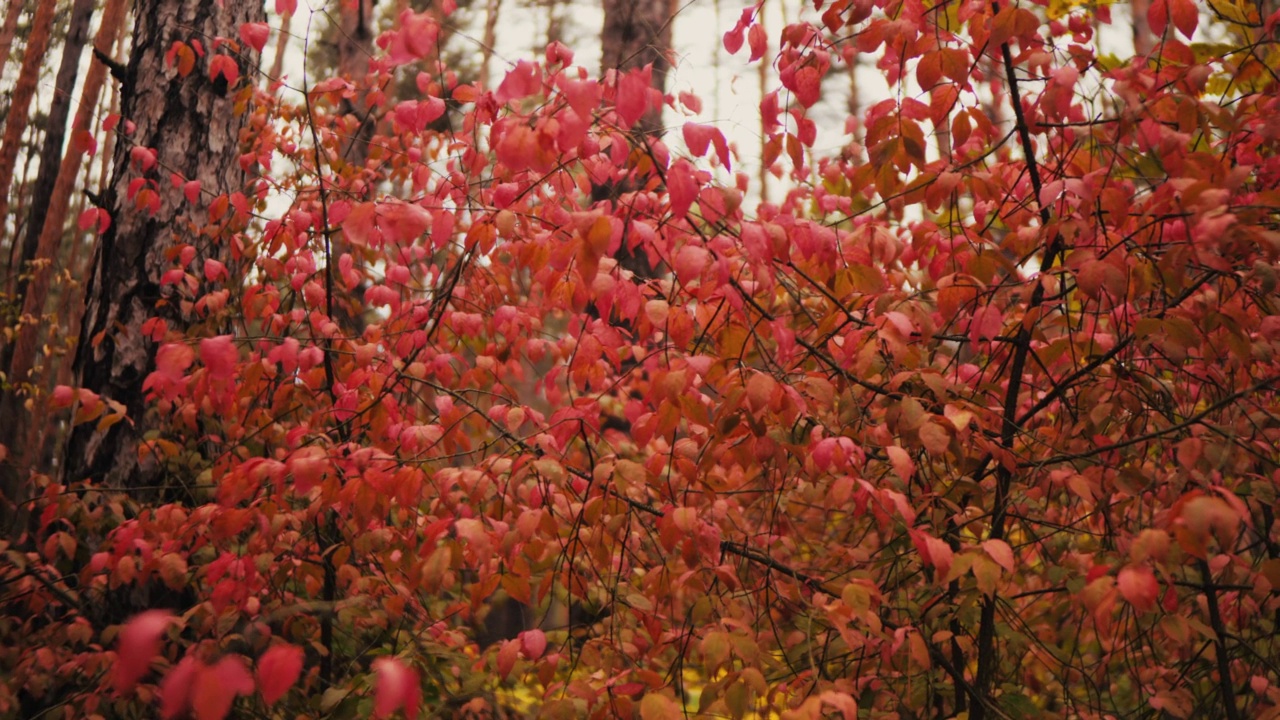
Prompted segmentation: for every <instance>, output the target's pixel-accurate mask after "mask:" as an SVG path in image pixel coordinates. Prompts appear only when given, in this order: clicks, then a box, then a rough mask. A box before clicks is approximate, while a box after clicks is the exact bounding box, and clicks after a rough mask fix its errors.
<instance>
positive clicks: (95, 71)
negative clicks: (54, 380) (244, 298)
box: [0, 0, 125, 537]
mask: <svg viewBox="0 0 1280 720" xmlns="http://www.w3.org/2000/svg"><path fill="white" fill-rule="evenodd" d="M124 15H125V9H124V0H108V2H107V4H106V7H105V8H104V9H103V12H102V23H101V25H100V26H99V28H98V34H97V36H96V37H95V38H94V41H95V43H97V44H98V45H99V46H100V47H101V46H105V47H107V48H110V47H111V45H112V44H113V43H114V42H115V39H116V35H117V34H118V33H119V30H120V27H121V25H122V21H123V19H124ZM105 78H106V68H105V66H103V65H102V64H101V63H99V62H95V63H93V64H91V65H90V66H89V72H88V75H87V76H86V77H85V81H84V88H83V90H81V95H80V104H79V106H78V108H77V110H76V117H75V123H74V125H73V132H76V131H81V130H84V131H88V130H91V128H92V123H93V118H94V109H95V108H96V107H97V104H98V96H99V94H100V93H101V91H102V85H103V82H104V80H105ZM83 157H84V151H83V149H82V148H79V147H77V146H76V145H75V144H74V143H73V144H72V146H71V147H69V148H67V152H66V154H65V155H64V156H63V157H62V161H61V162H60V163H59V167H58V173H57V180H56V182H55V183H54V186H53V190H52V192H51V194H50V198H49V204H48V206H47V209H46V212H45V213H44V214H43V218H42V219H43V222H42V223H41V225H43V226H44V228H43V230H42V231H41V234H40V241H39V243H38V246H37V249H36V254H35V257H36V258H37V259H43V260H48V261H51V260H52V259H53V258H54V257H55V256H56V255H57V253H58V243H59V241H60V240H61V238H62V229H63V228H62V221H63V219H64V218H65V217H66V214H67V212H66V210H67V206H68V202H69V199H70V196H71V192H72V189H73V188H74V187H75V183H76V177H77V176H78V175H79V169H80V163H81V161H82V160H83ZM33 222H34V218H33ZM51 274H52V268H51V267H50V263H45V264H43V265H42V266H40V267H38V269H37V270H36V272H35V273H34V280H33V282H32V283H31V286H30V287H29V288H28V291H27V294H26V295H25V297H24V298H23V313H22V314H23V317H24V318H27V317H29V318H32V320H31V321H30V322H24V323H23V324H22V326H21V327H20V328H19V331H18V334H17V337H16V338H15V340H14V343H13V346H12V354H11V355H10V357H9V359H10V362H9V364H8V366H7V368H6V369H7V372H8V376H7V377H8V379H9V381H10V383H9V388H8V390H7V391H6V392H3V393H0V417H4V418H5V419H6V421H5V422H4V423H0V446H3V447H4V448H6V452H5V453H4V456H3V457H0V532H5V533H11V534H12V536H14V537H17V536H19V535H21V533H22V530H23V528H24V527H25V524H26V522H25V518H26V511H27V507H26V506H25V504H24V503H25V501H26V499H27V495H28V493H27V488H26V477H27V474H28V467H29V465H30V460H31V458H30V457H29V451H30V448H28V447H25V446H24V445H22V444H20V443H19V441H20V440H21V439H22V438H23V437H24V436H25V435H24V433H25V432H26V428H27V426H28V425H29V424H30V421H31V417H30V415H29V413H28V411H27V410H26V409H24V407H23V405H24V402H25V400H26V396H25V395H24V394H23V393H22V392H21V390H22V384H23V383H26V382H27V381H28V380H29V379H30V378H29V375H30V373H31V370H32V368H33V367H34V366H35V357H36V344H37V341H38V339H39V332H38V331H39V326H40V323H39V322H38V318H39V317H40V316H41V315H42V314H43V310H44V304H45V298H46V296H47V295H48V291H49V281H50V276H51ZM5 350H6V353H8V352H9V350H10V348H5Z"/></svg>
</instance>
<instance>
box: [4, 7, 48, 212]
mask: <svg viewBox="0 0 1280 720" xmlns="http://www.w3.org/2000/svg"><path fill="white" fill-rule="evenodd" d="M57 6H58V0H40V5H39V7H37V9H36V16H35V18H34V19H33V20H32V21H31V34H30V35H28V36H27V44H26V47H24V48H23V49H22V70H20V71H19V72H18V82H17V84H16V85H14V86H13V94H12V95H11V97H10V101H9V116H8V119H7V120H6V121H5V125H4V140H3V141H0V238H3V237H4V235H5V231H6V228H7V226H8V221H7V218H8V217H9V187H10V186H11V185H12V184H13V170H14V168H15V167H16V166H17V162H18V148H19V147H20V146H21V145H22V133H23V132H25V131H26V129H27V113H28V112H29V111H30V109H31V99H32V98H33V97H35V94H36V87H37V85H38V84H39V82H40V66H41V65H42V64H43V63H44V54H45V51H47V50H48V49H49V26H50V25H51V24H52V23H53V12H54V10H55V9H57Z"/></svg>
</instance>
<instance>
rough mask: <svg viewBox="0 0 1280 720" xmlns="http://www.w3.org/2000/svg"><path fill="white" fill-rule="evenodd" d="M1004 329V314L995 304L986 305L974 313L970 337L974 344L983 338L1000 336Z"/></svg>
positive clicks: (970, 323)
mask: <svg viewBox="0 0 1280 720" xmlns="http://www.w3.org/2000/svg"><path fill="white" fill-rule="evenodd" d="M1002 329H1004V314H1003V313H1001V312H1000V308H998V307H996V306H995V305H986V306H984V307H982V308H980V309H979V310H978V311H977V312H975V313H974V314H973V320H971V321H970V322H969V339H970V340H971V341H973V343H974V344H977V343H978V342H980V341H982V340H992V339H994V338H998V337H1000V331H1001V330H1002Z"/></svg>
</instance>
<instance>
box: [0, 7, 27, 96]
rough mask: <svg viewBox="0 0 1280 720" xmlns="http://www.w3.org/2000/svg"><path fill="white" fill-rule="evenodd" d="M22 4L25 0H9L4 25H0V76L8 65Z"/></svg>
mask: <svg viewBox="0 0 1280 720" xmlns="http://www.w3.org/2000/svg"><path fill="white" fill-rule="evenodd" d="M24 5H26V2H25V0H9V8H8V9H7V10H5V14H4V25H0V77H4V69H5V68H6V67H8V65H9V55H10V53H12V52H13V36H14V35H16V34H17V33H18V18H20V17H22V8H23V6H24Z"/></svg>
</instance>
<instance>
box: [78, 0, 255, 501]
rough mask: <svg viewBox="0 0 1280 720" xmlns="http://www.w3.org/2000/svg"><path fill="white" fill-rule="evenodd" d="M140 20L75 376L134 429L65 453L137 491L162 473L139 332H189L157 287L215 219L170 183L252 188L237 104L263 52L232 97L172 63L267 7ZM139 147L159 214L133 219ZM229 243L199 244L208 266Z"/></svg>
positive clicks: (230, 5)
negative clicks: (150, 434) (147, 453)
mask: <svg viewBox="0 0 1280 720" xmlns="http://www.w3.org/2000/svg"><path fill="white" fill-rule="evenodd" d="M134 12H135V18H136V20H135V25H134V32H133V42H132V45H131V48H132V54H131V56H130V58H129V62H128V64H127V66H126V69H125V79H124V82H123V87H122V90H121V114H122V115H123V117H125V118H128V119H129V120H132V121H133V122H134V123H136V129H135V130H134V132H133V134H132V135H130V136H129V137H127V138H125V137H118V138H117V145H116V149H115V157H114V170H113V174H112V178H111V182H110V184H109V186H108V187H107V192H106V195H105V198H104V200H105V204H106V206H107V207H108V209H109V210H110V212H111V215H112V225H111V228H110V229H109V230H108V231H107V232H106V233H105V234H104V235H103V236H102V238H101V242H100V243H99V245H98V249H97V252H96V253H95V256H94V262H93V274H92V277H91V279H90V286H89V288H88V290H87V292H86V298H85V313H84V323H83V327H82V329H81V332H80V343H79V345H78V347H77V353H76V365H75V366H76V378H77V381H78V382H77V384H78V385H79V386H80V387H81V388H84V389H87V390H92V391H93V392H96V393H98V394H99V395H100V396H102V397H103V398H109V399H112V400H115V401H117V402H120V403H122V404H123V405H124V406H125V407H126V408H127V411H128V417H129V419H130V421H131V422H121V423H117V424H115V425H113V426H112V427H111V428H109V429H108V430H107V431H105V432H99V431H97V429H96V427H95V426H93V425H92V424H86V425H82V426H80V427H77V428H76V429H75V431H74V432H73V433H72V435H71V438H70V440H69V441H68V443H67V450H66V454H65V458H66V463H65V465H64V467H65V475H64V477H65V479H66V480H67V481H76V480H80V479H84V478H90V479H92V480H95V481H99V482H105V483H107V484H109V485H112V486H116V487H135V488H136V487H144V486H150V485H154V484H155V483H156V481H157V479H158V478H159V471H158V469H157V468H154V467H152V466H150V465H149V464H145V463H141V462H140V461H139V457H138V451H137V444H138V440H139V439H140V438H141V437H142V435H143V434H144V433H145V432H146V430H147V428H148V422H149V418H148V417H147V416H146V413H145V409H146V404H145V402H144V397H143V392H142V383H143V380H144V379H145V378H146V377H147V375H148V374H149V373H150V372H151V370H152V368H153V367H154V356H155V347H154V345H153V343H151V342H150V341H149V340H147V339H146V338H144V337H143V333H142V325H143V323H144V322H146V321H147V320H148V319H149V318H152V317H156V316H160V317H162V318H163V319H165V320H166V321H167V322H168V324H169V327H170V329H171V330H178V331H181V330H182V329H183V327H184V326H185V319H184V317H183V316H182V314H181V313H180V311H179V310H178V307H179V303H178V302H177V300H178V298H177V297H175V291H173V288H172V286H170V287H162V286H161V283H160V280H161V275H162V274H163V273H164V272H165V270H167V269H169V267H170V263H169V261H168V260H166V259H165V250H166V249H167V248H168V247H169V246H170V245H171V243H172V242H173V240H174V238H175V236H176V237H179V238H182V239H183V240H188V239H190V232H189V231H188V230H187V229H186V228H187V227H188V223H194V224H195V226H196V227H203V226H205V225H206V224H207V223H208V222H209V218H208V216H207V212H206V210H205V209H204V208H203V207H195V206H192V205H189V204H188V203H187V202H186V201H185V199H184V198H183V193H182V190H181V188H175V187H173V185H172V184H171V183H170V182H169V180H168V178H169V174H170V173H178V174H180V175H182V176H183V177H184V178H187V179H190V180H199V181H200V183H201V187H202V191H203V194H204V197H206V198H212V197H215V196H217V195H220V194H223V193H226V194H230V193H234V192H237V191H241V190H243V189H244V187H245V183H246V176H245V173H244V171H242V170H241V169H240V166H239V163H238V156H239V153H240V134H241V131H242V129H243V128H244V126H245V121H246V114H247V113H246V111H245V110H244V108H243V105H242V106H241V108H239V109H237V108H236V104H237V101H240V102H241V103H244V102H246V98H247V97H248V96H249V94H251V93H252V92H253V90H252V85H253V82H254V76H255V74H256V69H257V63H258V57H257V54H256V53H250V52H246V53H242V54H241V55H240V56H238V57H237V61H238V63H239V65H240V70H241V73H240V74H241V77H240V80H239V81H238V83H237V85H236V86H234V87H232V88H226V87H220V86H219V85H218V84H215V83H214V82H213V81H211V80H210V78H209V74H208V72H207V68H205V67H198V68H197V70H196V71H195V72H192V73H191V74H190V75H188V76H187V77H185V78H183V77H180V76H179V75H178V74H177V71H176V69H174V68H171V67H169V66H168V64H167V63H165V61H164V55H165V52H166V51H167V50H168V49H169V46H170V45H171V44H172V43H173V42H174V41H175V40H179V39H181V40H186V39H189V38H191V37H193V36H194V37H203V38H213V37H235V36H236V34H237V30H238V28H239V27H240V25H241V24H243V23H246V22H260V21H262V20H263V18H264V13H263V10H262V0H223V2H222V3H214V2H210V1H209V0H138V2H137V3H136V5H135V10H134ZM222 52H226V50H225V49H224V50H222ZM135 146H143V147H149V148H153V149H155V151H156V152H157V154H158V163H157V165H156V167H154V168H152V169H151V170H150V171H149V176H150V177H153V178H154V179H156V180H157V181H158V182H157V188H158V191H159V195H160V207H159V210H158V211H157V212H156V213H155V214H154V215H152V214H148V213H147V212H146V211H144V210H138V209H135V208H134V207H133V202H132V201H131V200H130V199H129V197H128V187H129V183H130V182H131V181H133V180H134V179H135V178H137V177H139V173H140V171H139V170H138V169H137V167H136V166H135V165H133V164H132V163H131V162H130V152H131V150H132V148H133V147H135ZM228 244H229V238H228V237H218V238H215V239H214V241H213V242H212V243H211V242H209V241H208V240H204V242H201V243H199V245H200V246H201V247H200V251H201V253H202V254H204V256H205V257H208V256H210V255H219V254H220V255H225V254H226V252H227V247H228ZM196 262H199V260H197V261H196Z"/></svg>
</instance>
